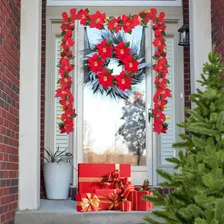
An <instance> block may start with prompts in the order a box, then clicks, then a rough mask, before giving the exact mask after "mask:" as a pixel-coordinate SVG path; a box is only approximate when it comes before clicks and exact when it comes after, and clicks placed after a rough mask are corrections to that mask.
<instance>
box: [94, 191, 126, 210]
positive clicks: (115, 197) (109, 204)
mask: <svg viewBox="0 0 224 224" xmlns="http://www.w3.org/2000/svg"><path fill="white" fill-rule="evenodd" d="M121 191H122V190H121V189H96V190H95V192H96V195H97V197H98V198H99V200H100V204H99V210H118V209H119V202H120V201H121V197H120V193H121Z"/></svg>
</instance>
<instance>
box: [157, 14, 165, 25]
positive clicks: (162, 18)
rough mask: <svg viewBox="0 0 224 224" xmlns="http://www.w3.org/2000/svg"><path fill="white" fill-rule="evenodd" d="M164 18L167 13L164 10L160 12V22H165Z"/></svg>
mask: <svg viewBox="0 0 224 224" xmlns="http://www.w3.org/2000/svg"><path fill="white" fill-rule="evenodd" d="M164 18H165V13H164V12H160V14H159V17H158V19H159V22H160V23H164V22H165V21H164Z"/></svg>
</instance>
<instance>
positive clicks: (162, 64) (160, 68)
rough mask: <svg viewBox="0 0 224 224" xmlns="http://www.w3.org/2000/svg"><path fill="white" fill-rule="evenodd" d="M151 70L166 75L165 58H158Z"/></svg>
mask: <svg viewBox="0 0 224 224" xmlns="http://www.w3.org/2000/svg"><path fill="white" fill-rule="evenodd" d="M153 69H154V70H155V71H156V72H158V73H168V68H167V59H166V58H160V59H159V60H158V61H157V64H156V65H155V66H154V67H153Z"/></svg>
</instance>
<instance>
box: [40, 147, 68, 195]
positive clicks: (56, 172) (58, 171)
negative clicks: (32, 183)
mask: <svg viewBox="0 0 224 224" xmlns="http://www.w3.org/2000/svg"><path fill="white" fill-rule="evenodd" d="M44 151H45V155H44V160H45V163H44V167H43V172H44V184H45V190H46V196H47V199H67V198H68V196H69V187H70V184H71V177H72V164H71V159H72V154H71V153H69V152H67V148H66V149H64V150H62V151H60V148H59V146H58V147H57V150H56V152H54V153H52V152H51V151H50V150H49V149H44Z"/></svg>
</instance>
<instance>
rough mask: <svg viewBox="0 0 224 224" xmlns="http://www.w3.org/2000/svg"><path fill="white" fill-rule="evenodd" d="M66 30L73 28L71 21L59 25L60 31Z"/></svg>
mask: <svg viewBox="0 0 224 224" xmlns="http://www.w3.org/2000/svg"><path fill="white" fill-rule="evenodd" d="M67 30H74V24H71V23H63V24H62V25H61V31H62V32H65V31H67Z"/></svg>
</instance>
